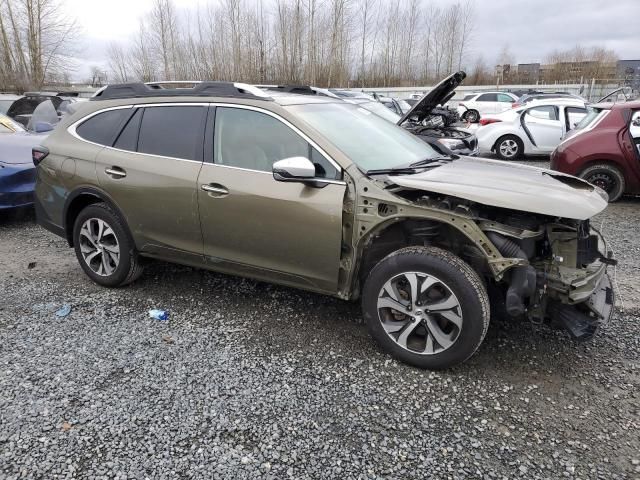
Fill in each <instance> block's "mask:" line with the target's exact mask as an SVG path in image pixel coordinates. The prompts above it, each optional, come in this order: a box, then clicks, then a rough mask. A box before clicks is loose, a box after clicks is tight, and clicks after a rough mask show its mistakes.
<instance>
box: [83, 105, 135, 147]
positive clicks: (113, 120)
mask: <svg viewBox="0 0 640 480" xmlns="http://www.w3.org/2000/svg"><path fill="white" fill-rule="evenodd" d="M130 113H131V110H129V109H128V108H120V109H118V110H108V111H106V112H102V113H99V114H97V115H94V116H93V117H91V118H89V119H88V120H86V121H84V122H82V123H81V124H80V125H79V126H78V127H77V128H76V133H77V134H78V135H80V137H81V138H84V139H85V140H88V141H90V142H93V143H97V144H100V145H108V146H111V144H112V143H113V139H114V138H115V136H116V135H117V133H118V131H119V129H120V126H121V125H122V122H123V121H124V120H125V117H126V116H128V115H129V114H130Z"/></svg>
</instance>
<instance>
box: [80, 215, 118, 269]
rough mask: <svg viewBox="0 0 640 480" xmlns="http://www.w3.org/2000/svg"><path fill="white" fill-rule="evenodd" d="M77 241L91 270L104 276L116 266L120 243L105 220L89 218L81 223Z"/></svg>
mask: <svg viewBox="0 0 640 480" xmlns="http://www.w3.org/2000/svg"><path fill="white" fill-rule="evenodd" d="M79 241H80V252H81V253H82V258H83V259H84V261H85V263H86V264H87V266H88V267H89V268H90V269H91V271H93V272H94V273H96V274H97V275H100V276H102V277H106V276H109V275H111V274H112V273H113V272H114V271H115V270H116V269H117V268H118V264H119V263H120V244H119V243H118V238H117V237H116V234H115V232H114V231H113V229H112V228H111V227H110V226H109V224H108V223H107V222H105V221H104V220H102V219H100V218H89V219H88V220H87V221H85V222H84V223H83V224H82V228H81V229H80V238H79Z"/></svg>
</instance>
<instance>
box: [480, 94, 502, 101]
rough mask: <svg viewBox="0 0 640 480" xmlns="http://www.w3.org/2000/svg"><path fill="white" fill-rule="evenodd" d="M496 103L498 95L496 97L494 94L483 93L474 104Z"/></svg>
mask: <svg viewBox="0 0 640 480" xmlns="http://www.w3.org/2000/svg"><path fill="white" fill-rule="evenodd" d="M497 101H498V95H496V94H495V93H483V94H482V95H480V96H479V97H478V99H477V100H476V102H497Z"/></svg>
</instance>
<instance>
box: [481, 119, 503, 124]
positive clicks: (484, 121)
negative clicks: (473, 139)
mask: <svg viewBox="0 0 640 480" xmlns="http://www.w3.org/2000/svg"><path fill="white" fill-rule="evenodd" d="M501 121H502V120H498V119H497V118H481V119H480V125H481V126H484V125H489V124H490V123H498V122H501Z"/></svg>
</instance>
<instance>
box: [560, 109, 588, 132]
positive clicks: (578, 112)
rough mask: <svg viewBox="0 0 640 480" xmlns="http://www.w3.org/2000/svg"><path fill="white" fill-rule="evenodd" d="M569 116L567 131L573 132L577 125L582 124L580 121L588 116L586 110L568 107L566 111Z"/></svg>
mask: <svg viewBox="0 0 640 480" xmlns="http://www.w3.org/2000/svg"><path fill="white" fill-rule="evenodd" d="M565 112H566V116H567V131H569V130H573V129H574V128H575V127H576V125H578V124H579V123H580V121H581V120H582V119H583V118H584V117H585V115H586V114H587V109H586V108H577V107H567V108H566V109H565Z"/></svg>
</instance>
